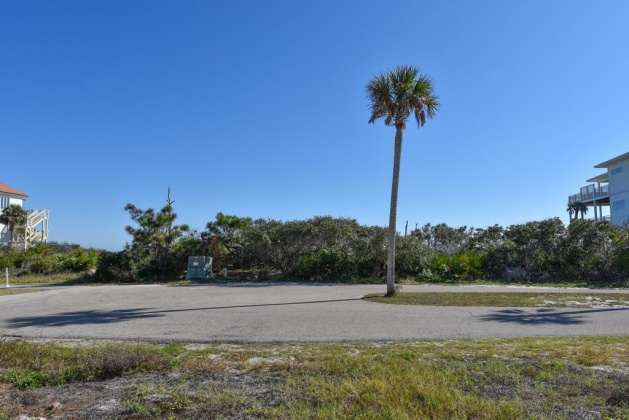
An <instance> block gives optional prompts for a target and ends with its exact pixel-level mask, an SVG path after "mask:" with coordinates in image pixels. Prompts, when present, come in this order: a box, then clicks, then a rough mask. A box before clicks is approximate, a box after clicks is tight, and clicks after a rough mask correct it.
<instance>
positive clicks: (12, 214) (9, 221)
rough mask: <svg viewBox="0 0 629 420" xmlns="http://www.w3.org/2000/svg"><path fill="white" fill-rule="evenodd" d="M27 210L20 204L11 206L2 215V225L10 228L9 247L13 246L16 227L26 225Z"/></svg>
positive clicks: (0, 215)
mask: <svg viewBox="0 0 629 420" xmlns="http://www.w3.org/2000/svg"><path fill="white" fill-rule="evenodd" d="M26 215H27V213H26V210H24V209H23V208H22V206H20V205H18V204H11V205H10V206H9V207H7V208H6V209H4V210H3V212H2V214H0V223H1V224H3V225H6V226H8V227H9V233H10V235H11V236H10V237H9V247H11V246H12V245H13V232H14V231H15V228H16V227H19V226H24V225H25V224H26V219H27V217H26Z"/></svg>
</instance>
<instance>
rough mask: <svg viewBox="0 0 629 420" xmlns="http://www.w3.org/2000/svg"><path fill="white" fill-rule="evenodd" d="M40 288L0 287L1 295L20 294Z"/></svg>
mask: <svg viewBox="0 0 629 420" xmlns="http://www.w3.org/2000/svg"><path fill="white" fill-rule="evenodd" d="M38 291H39V290H19V289H18V290H16V289H0V296H8V295H19V294H21V293H33V292H38Z"/></svg>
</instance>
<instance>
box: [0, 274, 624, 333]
mask: <svg viewBox="0 0 629 420" xmlns="http://www.w3.org/2000/svg"><path fill="white" fill-rule="evenodd" d="M443 290H445V291H464V292H470V293H475V292H486V291H512V292H515V291H522V290H525V291H529V292H534V291H537V290H543V291H549V290H548V289H532V288H526V289H520V288H503V287H452V286H404V291H443ZM384 291H385V286H384V285H375V286H373V285H352V286H350V285H303V284H261V283H260V284H224V285H211V286H210V285H190V286H163V285H146V286H96V287H89V286H80V287H65V288H55V287H49V288H46V289H45V290H44V291H42V292H38V293H27V294H18V295H9V296H2V297H0V334H2V335H4V336H18V337H31V338H84V339H113V340H121V339H122V340H141V341H154V340H155V341H171V340H172V341H187V342H214V341H220V342H232V343H246V342H317V341H318V342H333V341H388V340H410V339H458V338H498V337H523V336H557V335H570V336H575V335H629V322H628V321H629V308H620V309H611V308H602V309H553V308H480V307H479V308H477V307H434V306H406V305H386V304H377V303H370V302H365V301H362V300H360V298H361V297H362V296H363V295H365V294H367V293H377V292H384ZM558 291H564V292H581V293H593V292H595V291H592V290H582V289H561V290H558ZM607 292H610V291H609V290H608V291H607ZM614 292H616V291H614ZM625 293H629V291H625Z"/></svg>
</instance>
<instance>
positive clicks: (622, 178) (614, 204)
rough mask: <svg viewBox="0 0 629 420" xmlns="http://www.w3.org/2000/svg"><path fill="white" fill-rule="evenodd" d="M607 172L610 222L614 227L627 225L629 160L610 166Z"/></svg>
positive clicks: (628, 215) (628, 214)
mask: <svg viewBox="0 0 629 420" xmlns="http://www.w3.org/2000/svg"><path fill="white" fill-rule="evenodd" d="M607 170H608V173H607V174H608V177H609V201H610V210H611V216H612V220H611V222H612V223H613V224H615V225H623V224H625V223H629V159H625V160H623V161H621V162H617V163H615V164H613V165H610V166H609V168H608V169H607Z"/></svg>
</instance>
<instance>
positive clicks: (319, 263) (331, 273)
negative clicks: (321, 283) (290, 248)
mask: <svg viewBox="0 0 629 420" xmlns="http://www.w3.org/2000/svg"><path fill="white" fill-rule="evenodd" d="M355 274H356V270H355V267H354V264H353V263H352V262H351V261H350V260H349V259H348V258H347V257H346V256H344V255H343V254H341V253H340V252H330V251H327V250H323V251H319V252H314V253H312V254H309V255H306V256H304V257H301V258H299V259H298V260H297V262H296V263H295V264H294V265H293V266H292V267H291V269H290V271H289V275H290V276H291V277H294V278H296V279H300V280H342V279H350V278H352V277H354V276H355Z"/></svg>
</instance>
